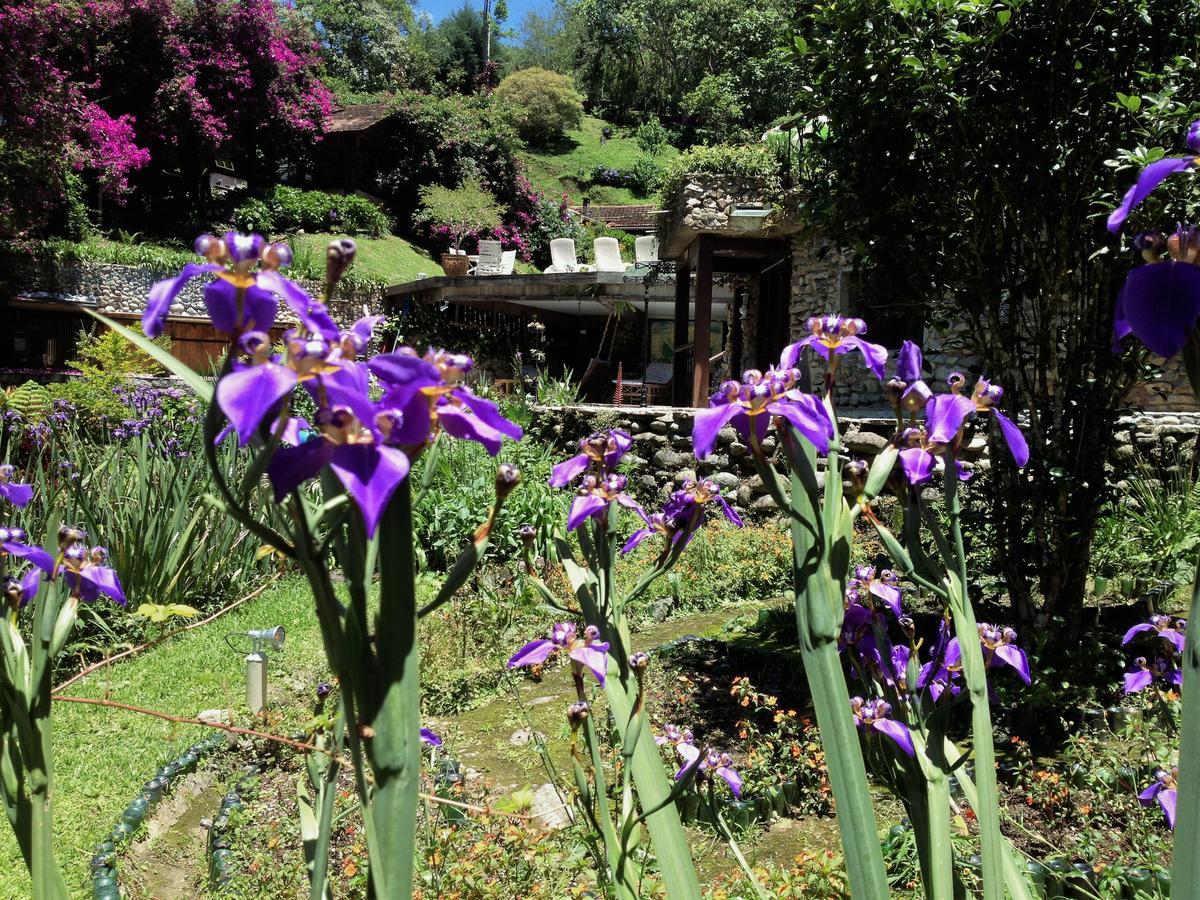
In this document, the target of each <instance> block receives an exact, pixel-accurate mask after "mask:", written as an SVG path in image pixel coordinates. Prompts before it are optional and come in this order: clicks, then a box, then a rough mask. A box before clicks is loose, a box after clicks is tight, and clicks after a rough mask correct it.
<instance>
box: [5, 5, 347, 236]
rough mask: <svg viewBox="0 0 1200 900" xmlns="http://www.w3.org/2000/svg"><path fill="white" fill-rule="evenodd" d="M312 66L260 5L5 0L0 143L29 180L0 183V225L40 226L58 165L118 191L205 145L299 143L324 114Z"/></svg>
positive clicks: (62, 174)
mask: <svg viewBox="0 0 1200 900" xmlns="http://www.w3.org/2000/svg"><path fill="white" fill-rule="evenodd" d="M316 65H317V57H316V54H315V52H314V46H313V44H312V40H311V36H310V35H309V36H306V35H305V34H304V32H303V30H302V29H300V28H299V22H298V20H297V19H296V18H295V17H294V16H293V15H292V14H290V13H288V12H287V11H284V10H283V9H282V8H281V7H280V6H279V5H277V4H275V3H273V2H271V0H249V2H241V3H227V2H220V0H204V2H202V3H198V4H192V5H188V6H178V5H176V4H172V3H168V2H162V0H132V2H124V0H120V2H118V0H86V2H82V3H65V2H60V0H32V2H29V3H21V4H15V5H14V4H8V5H7V6H6V7H5V9H4V10H0V85H2V87H0V115H2V116H3V117H4V120H5V124H6V129H7V132H6V138H7V139H8V140H7V141H6V144H5V148H4V150H3V151H2V152H3V153H4V154H5V157H6V158H7V157H8V156H10V155H11V154H12V153H14V152H15V151H13V150H10V149H9V144H8V141H11V145H12V147H20V148H21V150H20V152H21V153H22V154H25V155H26V163H23V165H24V168H26V169H28V170H29V171H30V172H31V173H32V175H33V177H32V178H31V179H29V180H28V181H25V182H23V183H17V182H14V183H13V184H11V185H9V184H7V183H6V182H3V181H0V222H3V223H4V224H5V225H6V226H7V228H6V229H5V230H6V231H9V232H10V233H21V232H23V231H24V230H25V229H26V228H28V227H30V226H36V225H40V224H42V222H43V221H44V219H45V218H46V217H47V216H48V215H49V214H50V212H51V211H52V210H53V209H54V208H55V207H57V206H60V205H61V204H62V203H63V202H64V199H65V194H66V183H67V181H66V174H67V173H68V172H69V171H70V170H72V169H73V170H75V171H81V172H83V173H85V174H88V175H90V176H92V177H94V178H95V179H96V182H97V183H98V185H99V186H100V188H101V190H103V191H104V192H106V193H107V194H109V195H110V196H112V197H114V198H116V199H118V200H122V199H123V198H124V197H125V196H126V195H128V194H129V193H130V189H131V187H132V186H133V184H134V181H135V180H136V178H138V177H144V176H150V177H151V178H153V177H156V176H157V175H159V174H160V173H161V172H163V171H165V170H168V169H171V168H176V167H182V168H183V169H184V170H185V171H188V172H191V171H195V170H196V167H197V163H198V162H199V163H200V165H201V166H202V165H203V157H204V156H205V155H208V154H212V153H215V152H216V151H217V150H229V151H234V150H242V149H245V148H248V147H250V146H254V145H258V146H266V145H273V146H280V145H286V144H288V143H294V142H298V141H303V142H306V141H310V140H311V139H313V138H314V137H316V136H318V135H319V134H320V133H321V132H322V131H323V128H324V120H325V117H326V116H327V115H328V113H329V112H330V110H331V96H330V94H329V92H328V91H327V90H326V88H325V87H324V85H323V84H322V83H321V82H320V81H319V80H318V79H317V78H316V75H315V71H316ZM174 212H175V213H176V214H177V213H178V210H177V209H176V210H174ZM139 227H140V225H139Z"/></svg>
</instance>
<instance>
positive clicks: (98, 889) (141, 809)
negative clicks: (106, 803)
mask: <svg viewBox="0 0 1200 900" xmlns="http://www.w3.org/2000/svg"><path fill="white" fill-rule="evenodd" d="M227 743H228V741H227V740H226V738H225V735H224V733H221V732H218V733H217V734H214V735H211V736H210V737H207V738H205V739H204V740H202V741H200V742H199V743H196V744H193V745H192V746H191V747H188V749H187V750H185V751H184V752H183V754H182V755H180V756H179V757H177V758H176V759H173V760H172V761H171V762H169V763H166V764H165V765H163V766H161V767H160V768H159V769H158V771H157V772H156V773H155V775H154V777H153V778H151V779H150V780H149V781H147V782H146V783H145V784H144V785H142V790H141V792H140V793H138V795H137V796H136V797H134V798H133V799H132V800H131V801H130V802H129V805H128V806H127V807H125V811H124V812H123V813H121V818H120V819H118V820H117V824H116V825H114V826H113V829H112V831H111V832H110V833H109V835H108V837H106V838H105V839H104V840H102V841H101V842H100V843H99V844H97V845H96V852H95V854H94V855H93V856H92V896H93V897H94V898H95V900H118V898H119V897H120V896H121V890H120V887H119V886H118V884H117V854H118V850H119V849H120V848H123V847H124V845H125V843H126V841H127V839H128V838H130V837H132V836H133V835H134V834H135V833H136V832H137V831H138V829H140V828H141V827H142V823H143V822H145V821H146V819H147V818H148V817H149V816H150V814H151V813H152V812H153V811H154V808H155V807H156V806H157V805H158V803H159V801H160V800H162V799H163V796H164V795H165V794H166V793H167V792H168V791H170V790H171V788H172V786H173V785H174V784H175V783H176V782H177V781H178V780H179V779H182V778H184V777H186V776H187V775H190V774H191V773H192V772H194V771H195V770H196V767H197V765H199V763H200V760H202V759H203V758H204V757H206V756H208V755H209V754H210V753H214V752H216V751H217V750H220V749H221V748H223V747H225V746H226V745H227Z"/></svg>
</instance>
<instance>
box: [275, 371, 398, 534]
mask: <svg viewBox="0 0 1200 900" xmlns="http://www.w3.org/2000/svg"><path fill="white" fill-rule="evenodd" d="M345 399H348V400H349V401H350V402H351V403H353V407H351V406H340V405H339V406H334V407H332V408H328V409H322V410H319V411H318V415H317V427H318V428H319V429H320V432H321V433H320V434H319V435H318V436H315V437H313V438H312V439H311V440H308V441H305V442H304V443H302V444H299V445H298V446H295V447H281V448H279V449H278V450H276V451H275V454H274V456H272V457H271V461H270V463H268V465H267V477H268V478H270V480H271V485H272V487H273V488H274V490H275V501H276V502H277V503H278V502H280V501H282V500H283V498H284V497H286V496H287V495H288V494H290V493H291V492H292V491H293V490H295V489H296V488H297V487H299V486H300V485H301V484H303V483H304V482H306V481H308V480H309V479H310V478H313V477H315V476H316V475H317V474H318V473H319V472H320V471H321V470H322V469H323V468H324V467H325V466H326V465H328V466H329V467H330V469H332V470H333V474H334V475H336V476H337V479H338V481H340V482H341V483H342V485H343V486H344V487H345V488H346V491H347V493H349V494H350V496H351V497H353V498H354V501H355V503H357V504H358V508H359V510H360V511H361V512H362V516H363V522H364V523H365V525H366V529H367V534H368V535H372V536H373V535H374V534H375V529H376V528H377V527H378V526H379V520H380V518H381V517H382V516H383V510H384V508H385V507H386V506H387V503H388V500H390V499H391V497H392V494H394V493H395V492H396V488H398V487H399V486H400V483H401V482H402V481H404V479H405V477H407V475H408V470H409V461H408V455H407V454H405V452H404V451H403V450H401V449H400V448H399V447H396V446H394V444H395V441H394V440H393V439H392V435H393V433H394V431H399V430H400V426H399V424H398V423H399V422H400V421H401V419H402V418H403V417H402V416H401V414H400V413H399V412H397V411H396V410H391V409H387V408H383V407H382V406H381V405H380V404H376V403H373V402H372V401H371V400H370V399H369V398H368V397H367V396H365V394H364V395H358V396H351V395H347V396H346V398H345Z"/></svg>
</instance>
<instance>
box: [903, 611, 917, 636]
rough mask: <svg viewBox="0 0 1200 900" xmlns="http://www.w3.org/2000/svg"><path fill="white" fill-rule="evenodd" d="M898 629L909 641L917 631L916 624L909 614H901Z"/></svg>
mask: <svg viewBox="0 0 1200 900" xmlns="http://www.w3.org/2000/svg"><path fill="white" fill-rule="evenodd" d="M899 625H900V630H901V631H903V632H904V636H905V637H906V638H908V639H909V640H910V641H911V640H912V639H913V636H914V635H916V633H917V625H916V623H915V622H914V621H913V620H912V617H911V616H901V617H900V619H899Z"/></svg>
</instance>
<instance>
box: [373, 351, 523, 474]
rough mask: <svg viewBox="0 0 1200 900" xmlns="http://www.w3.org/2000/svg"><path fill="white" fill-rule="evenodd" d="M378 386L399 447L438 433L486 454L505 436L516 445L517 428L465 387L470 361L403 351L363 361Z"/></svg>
mask: <svg viewBox="0 0 1200 900" xmlns="http://www.w3.org/2000/svg"><path fill="white" fill-rule="evenodd" d="M367 365H368V367H369V368H370V370H371V372H372V373H374V374H375V376H376V377H377V378H378V379H379V380H380V381H381V382H383V385H384V393H383V402H384V404H385V405H386V406H388V407H391V408H394V409H396V410H398V411H399V412H400V413H401V422H400V427H399V428H398V430H397V431H396V432H395V434H394V435H393V439H394V441H395V443H397V444H398V445H400V446H404V447H410V448H419V447H422V446H424V445H425V444H426V443H428V442H429V441H430V440H432V439H433V438H434V437H435V436H436V435H437V433H438V432H439V431H445V432H446V433H447V434H449V435H450V436H451V437H456V438H462V439H464V440H469V441H475V442H476V443H478V444H482V445H483V447H484V449H486V450H487V451H488V453H490V454H491V455H492V456H495V455H496V454H497V453H499V452H500V445H501V442H502V441H503V439H504V438H505V437H510V438H512V439H513V440H514V441H519V440H520V439H521V436H522V434H523V432H522V431H521V428H520V426H518V425H516V424H514V423H513V422H510V421H509V420H508V419H506V418H504V416H502V415H500V410H499V408H498V407H497V406H496V404H495V403H492V402H491V401H490V400H485V399H484V398H482V397H477V396H476V395H475V394H474V393H473V392H472V391H471V390H470V388H468V387H467V386H466V384H465V379H466V376H467V373H468V372H470V370H471V368H472V367H473V365H474V363H473V361H472V360H471V357H469V356H465V355H463V354H460V353H449V352H447V351H445V350H434V349H430V350H429V351H428V352H427V353H426V354H425V355H424V356H423V357H422V356H418V355H417V353H416V351H415V350H413V349H411V348H409V347H401V348H400V349H399V350H395V351H393V352H392V353H385V354H381V355H379V356H376V357H374V358H373V359H372V360H371V361H370V362H369V363H367Z"/></svg>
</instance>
